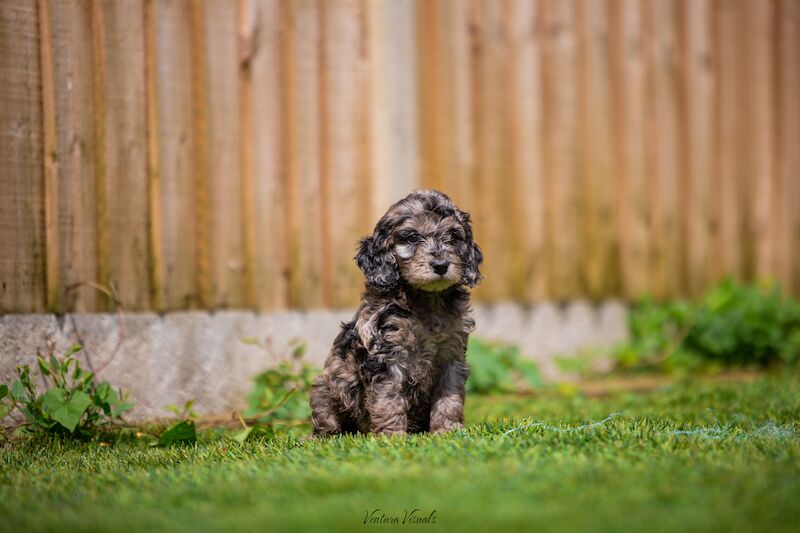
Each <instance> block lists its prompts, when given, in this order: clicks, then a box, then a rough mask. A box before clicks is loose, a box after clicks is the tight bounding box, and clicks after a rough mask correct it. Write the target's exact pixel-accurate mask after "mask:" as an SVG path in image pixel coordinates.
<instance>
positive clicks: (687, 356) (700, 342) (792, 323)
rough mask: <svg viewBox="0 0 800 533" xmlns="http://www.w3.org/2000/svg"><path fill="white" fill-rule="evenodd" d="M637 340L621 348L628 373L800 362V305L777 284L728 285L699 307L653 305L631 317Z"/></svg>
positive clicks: (621, 359) (715, 289)
mask: <svg viewBox="0 0 800 533" xmlns="http://www.w3.org/2000/svg"><path fill="white" fill-rule="evenodd" d="M629 328H630V333H631V340H630V341H629V342H627V343H624V344H622V345H620V346H618V347H617V349H616V350H615V355H616V357H617V360H618V362H619V364H620V366H622V367H628V368H631V367H633V368H642V367H660V368H663V369H667V370H671V369H681V368H687V367H688V368H692V367H697V366H708V365H717V366H732V365H761V366H766V365H771V364H776V363H781V362H782V363H795V362H798V361H800V302H798V301H797V300H795V299H792V298H791V297H788V296H786V295H784V294H782V292H781V290H780V287H779V286H778V285H776V284H774V283H767V284H763V285H760V286H758V285H743V284H740V283H737V282H735V281H732V280H725V281H723V282H721V283H719V284H718V285H717V286H715V287H713V288H712V289H711V290H709V291H708V293H706V295H705V296H704V297H703V298H702V299H701V300H700V301H699V302H697V303H687V302H668V303H663V304H658V303H655V302H653V301H652V300H650V299H645V300H642V301H641V302H639V304H637V305H636V306H635V307H634V308H633V310H632V311H631V314H630V317H629Z"/></svg>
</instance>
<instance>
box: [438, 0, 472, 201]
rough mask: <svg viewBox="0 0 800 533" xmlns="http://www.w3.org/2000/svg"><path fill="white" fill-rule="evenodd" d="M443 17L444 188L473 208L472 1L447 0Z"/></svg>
mask: <svg viewBox="0 0 800 533" xmlns="http://www.w3.org/2000/svg"><path fill="white" fill-rule="evenodd" d="M442 19H443V20H441V27H442V32H443V44H444V45H445V48H446V50H447V64H446V65H443V67H444V68H443V69H442V70H443V71H444V73H445V76H446V80H445V81H447V83H448V86H447V89H448V92H447V95H446V98H445V102H444V103H445V105H446V108H447V115H446V118H447V120H446V123H445V127H446V131H445V134H444V136H445V138H444V142H445V143H446V148H447V149H446V152H445V156H446V158H447V167H446V175H445V176H444V188H445V192H446V193H447V194H448V195H450V197H451V198H452V199H453V201H454V202H456V204H457V205H459V206H461V207H462V208H463V209H465V210H466V211H470V210H471V209H473V207H474V206H475V202H476V199H475V197H474V196H473V192H474V187H473V183H472V180H473V177H474V174H475V158H474V154H473V153H472V136H473V135H474V131H473V123H472V117H471V114H470V111H471V109H472V98H473V95H472V86H471V83H470V79H471V72H470V66H471V61H470V56H471V52H470V41H469V38H470V36H469V31H470V28H469V4H468V3H467V2H446V3H445V4H444V9H443V10H442Z"/></svg>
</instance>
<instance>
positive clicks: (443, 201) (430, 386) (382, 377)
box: [311, 190, 483, 436]
mask: <svg viewBox="0 0 800 533" xmlns="http://www.w3.org/2000/svg"><path fill="white" fill-rule="evenodd" d="M355 259H356V262H357V263H358V266H359V267H360V268H361V270H362V271H363V272H364V277H365V280H366V283H365V284H366V289H365V292H364V295H363V297H362V299H361V305H360V306H359V308H358V311H356V314H355V317H354V318H353V320H352V321H350V322H347V323H343V324H342V329H341V331H340V332H339V334H338V336H337V337H336V339H335V340H334V342H333V348H332V350H331V352H330V354H329V355H328V358H327V360H326V361H325V368H324V370H323V372H322V374H320V375H319V376H317V378H316V379H315V380H314V384H313V386H312V388H311V409H312V420H313V424H314V435H317V436H326V435H336V434H340V433H354V432H361V433H383V434H402V433H406V432H409V433H417V432H421V431H430V432H432V433H439V432H442V431H449V430H452V429H457V428H462V427H464V384H465V382H466V380H467V377H468V376H469V366H468V365H467V362H466V359H465V352H466V349H467V339H468V337H469V334H470V332H471V331H472V330H473V329H474V327H475V322H474V320H473V319H472V318H471V316H470V306H469V291H468V290H467V289H466V287H474V286H475V285H477V284H478V282H479V281H480V279H481V274H480V271H479V270H478V267H479V265H480V264H481V261H482V260H483V255H482V254H481V250H480V248H479V247H478V245H477V244H476V243H475V242H474V240H473V238H472V226H471V224H470V219H469V215H468V214H467V213H464V212H463V211H460V210H459V209H458V208H457V207H456V206H455V205H454V204H453V202H452V201H451V200H450V198H448V197H447V196H445V195H444V194H442V193H440V192H437V191H431V190H420V191H415V192H413V193H411V194H409V195H408V196H406V197H405V198H403V199H402V200H400V201H399V202H397V203H395V204H394V205H392V206H391V207H390V208H389V210H388V211H387V212H386V214H385V215H383V217H382V218H381V219H380V220H379V221H378V224H377V225H376V226H375V230H374V232H373V234H372V235H370V236H369V237H365V238H364V239H362V240H361V243H360V247H359V249H358V254H357V255H356V257H355Z"/></svg>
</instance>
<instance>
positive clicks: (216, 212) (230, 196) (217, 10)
mask: <svg viewBox="0 0 800 533" xmlns="http://www.w3.org/2000/svg"><path fill="white" fill-rule="evenodd" d="M205 17H206V18H205V27H206V35H205V39H206V57H207V61H208V63H207V69H208V70H207V78H206V79H207V83H208V86H207V87H208V89H207V91H208V92H207V94H208V141H209V147H210V151H209V193H210V199H211V202H210V204H209V207H210V212H209V224H210V235H209V237H210V240H209V249H210V250H211V260H210V263H209V264H210V266H211V280H212V294H213V301H214V303H215V306H217V307H241V306H243V305H244V303H245V294H244V291H245V269H246V266H247V265H246V262H245V250H244V239H243V229H242V213H241V209H242V180H241V171H242V168H241V159H240V158H241V153H240V143H241V142H242V139H241V135H240V129H239V128H240V124H239V118H240V117H239V92H238V88H239V84H238V82H239V70H238V66H239V63H238V43H237V19H236V4H235V3H234V2H214V1H207V2H206V4H205Z"/></svg>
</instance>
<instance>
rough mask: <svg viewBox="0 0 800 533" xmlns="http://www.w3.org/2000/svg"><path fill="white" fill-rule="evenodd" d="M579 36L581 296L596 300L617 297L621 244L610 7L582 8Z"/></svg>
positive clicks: (585, 5) (590, 3)
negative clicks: (615, 295)
mask: <svg viewBox="0 0 800 533" xmlns="http://www.w3.org/2000/svg"><path fill="white" fill-rule="evenodd" d="M578 23H579V24H580V27H579V29H578V31H579V34H580V40H579V44H580V46H579V54H580V66H579V69H580V72H581V79H580V84H579V85H580V94H579V101H580V119H579V122H580V130H581V133H580V135H581V151H582V157H581V160H582V161H581V169H580V172H581V179H580V186H581V204H582V207H581V209H582V228H581V231H582V234H583V242H584V245H583V246H582V252H583V253H582V258H581V285H582V287H583V289H582V291H583V292H585V293H586V294H587V295H589V296H591V297H593V298H599V297H601V296H602V295H608V294H615V293H619V290H620V287H619V285H620V283H619V278H618V276H617V272H618V269H619V264H618V254H617V253H616V251H617V247H618V242H617V235H616V231H615V226H616V224H615V222H616V221H615V209H614V202H615V199H616V194H617V191H616V189H617V186H618V182H617V179H615V176H614V174H613V172H612V163H613V150H612V146H613V145H612V139H613V135H612V132H613V130H612V117H613V110H612V101H611V81H610V72H609V71H610V68H609V67H610V65H611V59H610V57H609V55H610V39H609V6H608V4H607V3H606V2H602V1H591V0H588V1H587V0H583V1H581V2H580V3H579V4H578Z"/></svg>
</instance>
